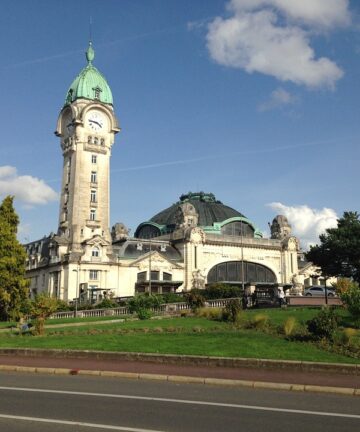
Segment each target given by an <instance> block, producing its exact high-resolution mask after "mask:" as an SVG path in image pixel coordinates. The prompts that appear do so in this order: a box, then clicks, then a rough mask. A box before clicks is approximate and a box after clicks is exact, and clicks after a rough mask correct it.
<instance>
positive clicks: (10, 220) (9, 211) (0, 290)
mask: <svg viewBox="0 0 360 432" xmlns="http://www.w3.org/2000/svg"><path fill="white" fill-rule="evenodd" d="M18 224H19V218H18V216H17V214H16V213H15V210H14V206H13V197H11V196H8V197H6V198H5V199H4V200H3V202H2V204H1V205H0V319H1V320H8V319H17V318H19V316H20V315H21V311H22V306H23V305H24V304H25V303H26V300H27V298H28V281H27V280H26V279H25V259H26V253H25V250H24V248H23V246H22V245H21V244H20V243H19V241H18V240H17V238H16V234H17V226H18Z"/></svg>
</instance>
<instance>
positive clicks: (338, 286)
mask: <svg viewBox="0 0 360 432" xmlns="http://www.w3.org/2000/svg"><path fill="white" fill-rule="evenodd" d="M350 285H351V280H350V279H347V278H339V279H338V280H337V282H336V283H334V284H333V287H334V288H335V290H336V292H337V294H338V295H341V294H343V293H345V292H346V291H347V290H348V289H349V287H350Z"/></svg>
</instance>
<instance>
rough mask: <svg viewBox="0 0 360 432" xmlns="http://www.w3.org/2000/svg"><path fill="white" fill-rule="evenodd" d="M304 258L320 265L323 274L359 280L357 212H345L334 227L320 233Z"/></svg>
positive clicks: (359, 248) (359, 229)
mask: <svg viewBox="0 0 360 432" xmlns="http://www.w3.org/2000/svg"><path fill="white" fill-rule="evenodd" d="M306 258H307V259H308V260H309V261H312V262H313V263H314V264H315V265H317V266H319V267H321V270H322V272H323V274H324V275H325V276H341V277H346V278H351V279H353V280H355V281H357V282H360V220H359V214H358V213H357V212H345V213H344V215H343V217H342V218H340V219H338V226H337V227H336V228H328V229H327V230H326V233H325V234H322V235H320V244H319V245H317V246H312V247H311V248H310V250H309V252H308V253H307V254H306Z"/></svg>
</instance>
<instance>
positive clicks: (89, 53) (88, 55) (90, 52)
mask: <svg viewBox="0 0 360 432" xmlns="http://www.w3.org/2000/svg"><path fill="white" fill-rule="evenodd" d="M94 58H95V51H94V49H93V47H92V17H90V19H89V46H88V49H87V50H86V60H87V62H88V64H89V65H91V62H92V61H93V60H94Z"/></svg>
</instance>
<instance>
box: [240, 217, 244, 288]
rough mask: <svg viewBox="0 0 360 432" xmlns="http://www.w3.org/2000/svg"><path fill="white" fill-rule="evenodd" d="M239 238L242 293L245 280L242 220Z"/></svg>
mask: <svg viewBox="0 0 360 432" xmlns="http://www.w3.org/2000/svg"><path fill="white" fill-rule="evenodd" d="M240 240H241V289H242V292H243V295H244V294H245V282H244V277H245V275H244V244H243V221H241V222H240Z"/></svg>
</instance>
